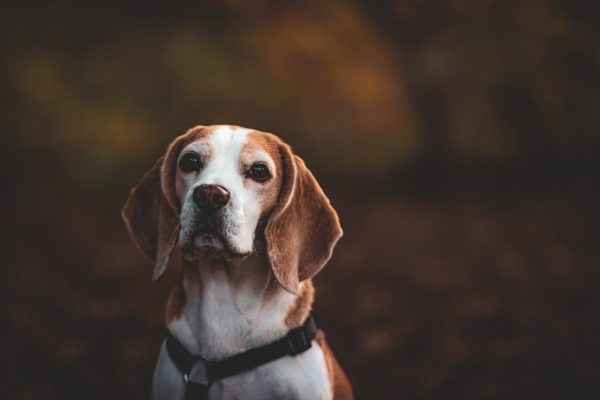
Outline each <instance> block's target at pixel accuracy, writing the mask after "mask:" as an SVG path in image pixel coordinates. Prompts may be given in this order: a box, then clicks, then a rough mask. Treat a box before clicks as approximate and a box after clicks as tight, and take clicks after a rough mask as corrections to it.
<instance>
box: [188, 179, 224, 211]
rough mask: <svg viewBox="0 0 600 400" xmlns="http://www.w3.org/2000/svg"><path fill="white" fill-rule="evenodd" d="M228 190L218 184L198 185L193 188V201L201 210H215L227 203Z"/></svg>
mask: <svg viewBox="0 0 600 400" xmlns="http://www.w3.org/2000/svg"><path fill="white" fill-rule="evenodd" d="M229 197H230V195H229V191H228V190H227V189H225V188H224V187H223V186H219V185H200V186H198V187H197V188H196V189H194V201H195V202H196V205H197V206H198V208H200V209H201V210H205V211H215V210H218V209H219V208H221V207H223V206H224V205H225V204H227V203H229Z"/></svg>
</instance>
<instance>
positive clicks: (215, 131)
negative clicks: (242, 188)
mask: <svg viewBox="0 0 600 400" xmlns="http://www.w3.org/2000/svg"><path fill="white" fill-rule="evenodd" d="M188 149H189V150H194V151H197V152H199V153H202V154H204V155H205V157H207V158H208V159H216V158H222V157H227V158H229V159H234V158H242V159H247V161H252V159H254V158H271V161H273V162H274V163H278V158H279V157H278V156H277V154H278V151H277V143H276V140H275V139H274V137H273V135H271V134H268V133H265V132H261V131H258V130H255V129H249V128H243V127H240V126H233V125H212V126H206V127H198V128H195V129H193V130H192V131H191V132H190V137H189V142H188V144H187V145H186V146H185V147H184V150H188Z"/></svg>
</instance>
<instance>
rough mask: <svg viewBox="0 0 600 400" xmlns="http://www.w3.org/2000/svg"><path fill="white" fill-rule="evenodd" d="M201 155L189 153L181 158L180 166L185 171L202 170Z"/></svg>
mask: <svg viewBox="0 0 600 400" xmlns="http://www.w3.org/2000/svg"><path fill="white" fill-rule="evenodd" d="M201 164H202V163H201V161H200V156H199V155H198V154H196V153H187V154H184V155H183V157H181V160H179V167H180V168H181V169H182V170H184V171H185V172H193V171H198V170H200V167H201Z"/></svg>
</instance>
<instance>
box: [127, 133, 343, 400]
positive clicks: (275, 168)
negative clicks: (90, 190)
mask: <svg viewBox="0 0 600 400" xmlns="http://www.w3.org/2000/svg"><path fill="white" fill-rule="evenodd" d="M122 217H123V219H124V221H125V224H126V226H127V229H128V231H129V234H130V236H131V238H132V240H133V242H134V243H135V244H136V245H137V246H138V247H139V248H140V249H141V251H142V252H143V253H144V254H145V255H146V256H147V257H148V258H150V259H151V260H152V261H153V262H154V274H153V279H154V280H155V281H156V280H158V279H160V278H161V277H162V276H163V274H164V272H165V269H166V268H167V265H168V264H169V260H170V257H171V255H172V253H173V251H174V249H175V248H176V247H179V248H180V253H181V258H182V264H181V265H182V267H181V273H180V275H181V279H180V280H179V283H178V285H177V286H176V287H175V288H174V289H173V290H172V292H171V293H170V295H169V297H168V300H167V305H166V313H165V319H166V325H167V330H168V335H169V336H168V338H167V340H166V341H165V342H164V343H163V344H162V346H161V349H160V354H159V357H158V361H157V364H156V367H155V371H154V378H153V387H152V395H153V398H154V399H157V400H162V399H175V400H177V399H182V400H183V399H193V398H203V399H279V398H281V399H310V400H315V399H335V400H345V399H353V398H354V396H353V392H352V387H351V385H350V383H349V381H348V378H347V377H346V374H345V373H344V371H343V370H342V368H341V367H340V365H339V363H338V362H337V360H336V358H335V357H334V355H333V353H332V351H331V349H330V348H329V346H328V344H327V342H326V341H325V337H324V334H323V332H322V331H320V330H317V329H316V328H315V325H314V320H312V317H311V316H310V312H311V308H312V303H313V296H314V288H313V284H312V280H311V278H312V277H313V276H314V275H315V274H316V273H317V272H319V271H320V270H321V269H322V268H323V267H324V266H325V264H326V263H327V261H328V260H329V258H330V257H331V254H332V251H333V248H334V246H335V244H336V242H337V241H338V240H339V238H340V237H341V236H342V229H341V226H340V223H339V219H338V216H337V213H336V212H335V210H334V209H333V207H332V206H331V204H330V202H329V200H328V198H327V197H326V196H325V194H324V193H323V191H322V189H321V188H320V186H319V184H318V183H317V181H316V180H315V178H314V177H313V175H312V174H311V172H310V171H309V170H308V168H307V167H306V165H305V163H304V161H303V160H302V159H301V158H300V157H298V156H297V155H294V154H293V153H292V150H291V148H290V146H289V145H287V144H286V143H284V142H283V141H282V140H281V139H279V138H278V137H277V136H275V135H273V134H271V133H266V132H261V131H258V130H253V129H247V128H242V127H238V126H231V125H213V126H197V127H194V128H192V129H190V130H189V131H187V132H186V133H185V134H183V135H181V136H179V137H177V138H176V139H175V140H174V141H173V142H172V143H171V144H170V145H169V147H168V149H167V151H166V153H165V155H164V156H162V157H161V158H160V159H159V160H158V161H157V162H156V163H155V164H154V166H153V167H152V168H151V169H150V170H149V171H148V172H147V173H146V174H145V176H144V177H143V179H142V180H141V182H140V183H139V184H138V185H137V186H135V187H134V188H133V189H132V190H131V192H130V194H129V198H128V199H127V202H126V204H125V206H124V208H123V211H122Z"/></svg>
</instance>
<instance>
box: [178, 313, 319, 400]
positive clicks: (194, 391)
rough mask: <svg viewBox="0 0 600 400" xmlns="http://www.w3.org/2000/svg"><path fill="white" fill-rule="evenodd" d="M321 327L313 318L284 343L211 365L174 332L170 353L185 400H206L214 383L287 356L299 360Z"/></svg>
mask: <svg viewBox="0 0 600 400" xmlns="http://www.w3.org/2000/svg"><path fill="white" fill-rule="evenodd" d="M317 332H318V328H317V324H316V323H315V320H314V318H313V316H312V315H309V317H308V318H307V319H306V321H304V323H303V324H302V325H301V326H299V327H297V328H294V329H292V330H290V331H289V332H288V334H287V335H285V336H284V337H282V338H281V339H279V340H277V341H275V342H273V343H269V344H266V345H264V346H260V347H255V348H253V349H250V350H246V351H244V352H243V353H240V354H236V355H234V356H231V357H229V358H226V359H224V360H220V361H208V360H204V359H203V358H202V357H200V356H197V355H194V354H191V353H190V352H189V351H188V350H187V349H186V348H185V347H184V346H183V344H181V342H179V340H177V339H176V338H175V336H173V335H172V334H171V333H170V332H169V334H168V335H167V353H169V356H170V357H171V360H173V362H174V363H175V365H176V366H177V368H178V369H179V371H181V374H182V375H183V381H184V382H185V399H186V400H202V399H206V398H207V396H208V389H209V388H210V385H211V384H212V383H213V382H216V381H220V380H221V379H225V378H227V377H230V376H233V375H237V374H239V373H241V372H244V371H247V370H250V369H253V368H256V367H259V366H261V365H263V364H266V363H268V362H271V361H274V360H277V359H278V358H282V357H285V356H287V355H291V356H295V355H296V354H300V353H302V352H304V351H306V350H308V349H310V348H311V346H312V341H313V339H314V338H315V336H316V335H317Z"/></svg>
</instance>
